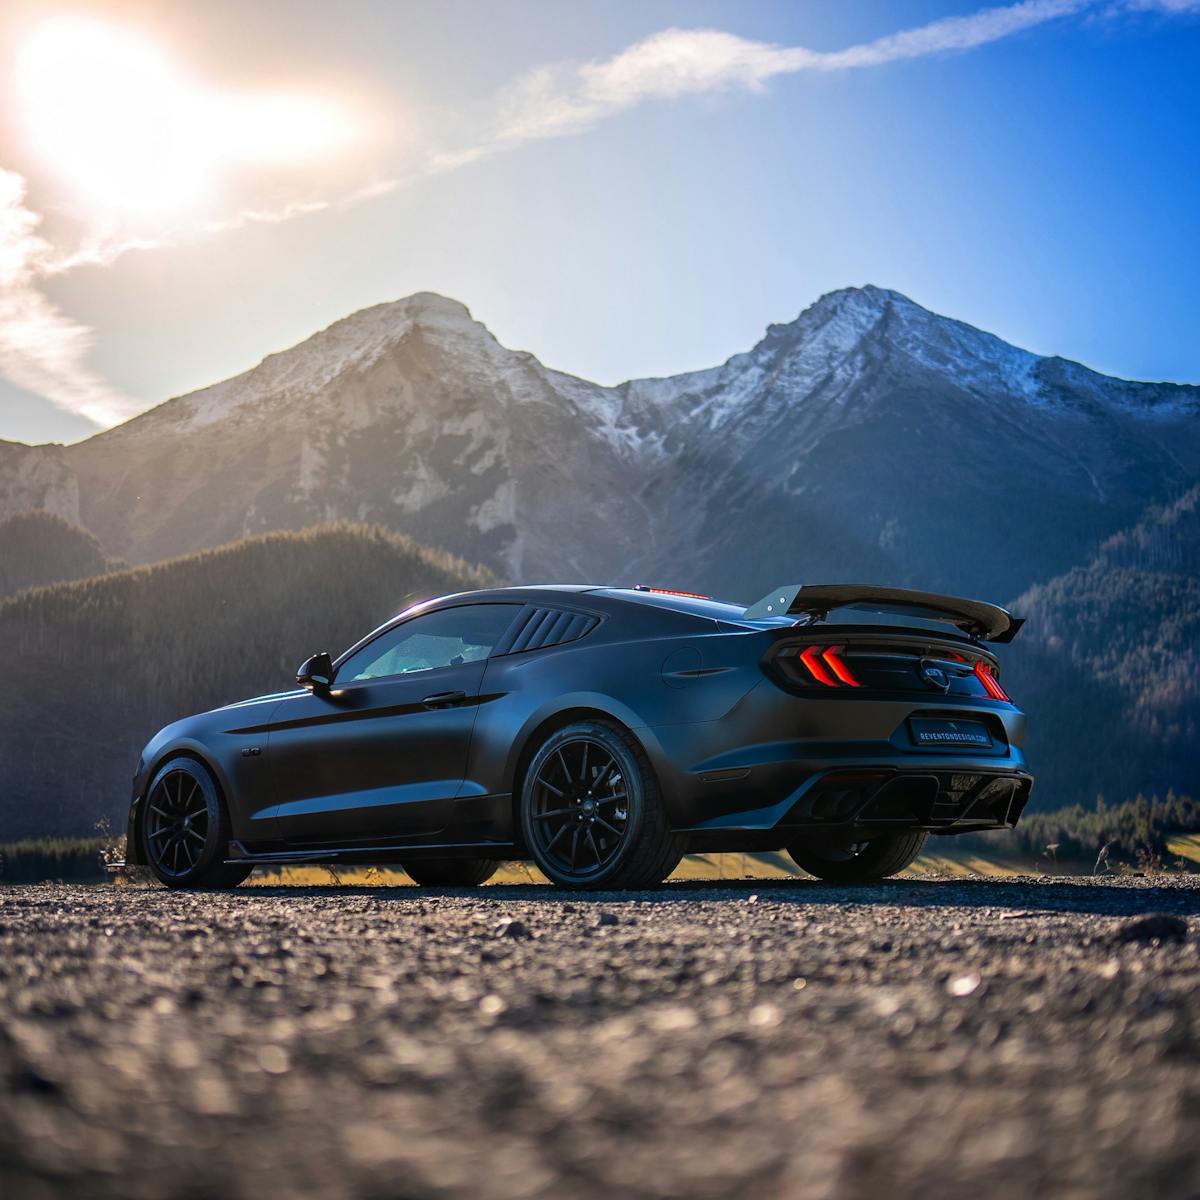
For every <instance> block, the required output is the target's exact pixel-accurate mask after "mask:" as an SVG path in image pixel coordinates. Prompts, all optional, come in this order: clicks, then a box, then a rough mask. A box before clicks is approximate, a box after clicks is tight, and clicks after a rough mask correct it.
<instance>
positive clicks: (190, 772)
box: [138, 758, 254, 888]
mask: <svg viewBox="0 0 1200 1200" xmlns="http://www.w3.org/2000/svg"><path fill="white" fill-rule="evenodd" d="M140 826H141V828H140V830H139V833H138V836H139V837H140V839H141V843H142V854H143V856H144V857H145V861H146V862H147V863H148V864H149V866H150V870H151V871H153V872H154V875H155V878H157V879H158V881H159V882H160V883H162V884H164V885H165V886H167V887H169V888H233V887H237V885H238V884H239V883H242V882H243V881H244V880H245V879H246V878H247V877H248V876H249V874H250V872H251V871H253V870H254V865H253V863H227V862H226V861H225V858H226V855H227V854H228V852H229V838H230V826H229V814H228V812H227V811H226V809H225V802H224V801H223V800H222V799H221V795H220V793H219V792H218V791H217V785H216V783H214V782H213V778H212V776H211V775H210V774H209V773H208V771H207V770H206V769H205V768H204V767H202V766H201V765H200V763H198V762H197V761H196V760H195V759H193V758H173V759H171V760H170V761H169V762H167V763H164V764H163V766H162V767H160V768H159V770H158V773H157V774H156V775H155V776H154V778H153V779H152V780H151V782H150V786H149V787H148V788H147V789H146V807H145V810H144V811H143V813H142V819H141V822H140Z"/></svg>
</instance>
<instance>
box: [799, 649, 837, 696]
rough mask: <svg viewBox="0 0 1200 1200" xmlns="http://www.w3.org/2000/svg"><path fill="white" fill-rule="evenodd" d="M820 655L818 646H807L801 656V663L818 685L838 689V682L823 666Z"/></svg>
mask: <svg viewBox="0 0 1200 1200" xmlns="http://www.w3.org/2000/svg"><path fill="white" fill-rule="evenodd" d="M818 654H819V651H818V649H817V647H816V646H806V647H805V648H804V651H803V653H802V654H801V655H800V661H801V662H802V663H803V664H804V665H805V666H806V667H807V668H808V673H809V674H810V675H811V676H812V677H813V678H814V679H815V680H816V681H817V682H818V683H823V684H824V685H825V686H826V687H837V685H838V683H837V680H836V679H834V677H833V676H832V675H830V673H829V672H828V671H827V670H825V668H824V666H822V664H821V660H820V658H819V657H818Z"/></svg>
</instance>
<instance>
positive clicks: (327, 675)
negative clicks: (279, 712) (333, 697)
mask: <svg viewBox="0 0 1200 1200" xmlns="http://www.w3.org/2000/svg"><path fill="white" fill-rule="evenodd" d="M296 682H297V683H298V684H299V685H300V686H301V687H306V688H308V689H309V690H310V691H311V692H312V694H313V695H314V696H328V695H329V689H330V688H332V687H333V660H332V659H331V658H330V657H329V655H328V654H327V653H325V652H324V651H322V652H321V653H320V654H314V655H313V656H312V658H308V659H305V660H304V662H302V663H301V664H300V670H298V671H297V672H296Z"/></svg>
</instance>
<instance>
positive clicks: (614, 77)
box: [447, 0, 1200, 161]
mask: <svg viewBox="0 0 1200 1200" xmlns="http://www.w3.org/2000/svg"><path fill="white" fill-rule="evenodd" d="M1147 2H1148V0H1147ZM1158 2H1159V3H1164V4H1171V3H1176V4H1178V3H1185V2H1188V0H1158ZM1196 2H1197V3H1200V0H1196ZM1094 3H1095V0H1023V2H1022V3H1019V4H1009V5H1005V6H1003V7H999V8H987V9H982V10H981V11H980V12H977V13H974V14H972V15H970V16H965V17H949V18H946V19H945V20H941V21H934V22H932V23H931V24H928V25H922V26H920V27H919V28H916V29H909V30H905V31H903V32H901V33H895V34H890V35H889V36H887V37H883V38H878V39H877V40H875V41H872V42H864V43H862V44H860V45H857V46H850V47H848V48H847V49H844V50H835V51H817V50H809V49H807V48H806V47H804V46H777V45H772V44H771V43H769V42H755V41H750V40H748V39H746V38H741V37H738V36H736V35H735V34H732V33H724V32H722V31H720V30H716V29H667V30H664V31H662V32H661V33H656V34H652V35H651V36H650V37H648V38H645V39H643V40H642V41H640V42H635V43H634V44H633V45H632V46H629V47H628V48H627V49H625V50H622V51H621V52H620V53H619V54H617V55H615V56H614V57H612V58H609V59H605V60H603V61H599V62H587V63H577V64H561V65H558V66H544V67H538V68H537V69H535V70H533V71H530V72H528V73H527V74H525V75H524V76H523V77H522V78H521V79H519V80H518V81H517V83H516V84H515V85H514V86H513V87H512V88H511V89H510V91H509V93H508V95H507V96H506V97H505V99H504V102H503V104H502V109H501V116H500V120H499V123H498V125H497V128H496V130H495V131H494V134H493V138H492V144H491V146H490V147H482V146H481V147H475V148H473V149H468V150H464V151H459V152H458V153H457V154H456V155H454V156H447V157H448V159H450V160H451V161H453V160H462V161H470V160H471V159H472V158H477V157H479V155H480V154H481V153H486V152H487V149H489V148H491V149H499V148H503V147H506V146H511V145H513V144H514V143H518V142H523V141H528V140H530V139H533V138H545V137H556V136H560V135H562V134H567V133H576V132H578V131H580V130H582V129H586V128H588V127H589V126H591V125H594V124H595V123H596V122H598V121H600V120H603V119H604V118H605V117H609V116H613V115H615V114H617V113H619V112H622V111H624V110H626V109H629V108H632V107H633V106H635V105H637V104H640V103H642V102H644V101H646V100H655V99H671V98H674V97H678V96H685V95H692V94H698V93H703V92H715V91H723V90H728V89H731V88H745V89H750V90H757V89H759V88H761V87H763V86H764V85H765V84H766V83H767V82H768V81H769V80H771V79H773V78H775V77H776V76H779V75H791V74H796V73H797V72H801V71H826V72H828V71H844V70H850V69H854V68H862V67H871V66H879V65H881V64H884V63H889V62H896V61H898V60H901V59H912V58H923V57H927V56H929V55H933V54H943V53H948V52H952V51H962V50H969V49H972V48H974V47H976V46H982V45H985V44H987V43H989V42H995V41H999V40H1000V39H1002V38H1006V37H1010V36H1012V35H1013V34H1015V33H1019V32H1021V31H1023V30H1026V29H1032V28H1034V27H1035V26H1038V25H1043V24H1045V23H1046V22H1048V21H1053V20H1056V19H1058V18H1060V17H1065V16H1070V15H1072V14H1074V13H1078V12H1081V11H1082V10H1084V9H1086V8H1090V7H1092V6H1093V4H1094Z"/></svg>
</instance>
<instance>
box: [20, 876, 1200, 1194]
mask: <svg viewBox="0 0 1200 1200" xmlns="http://www.w3.org/2000/svg"><path fill="white" fill-rule="evenodd" d="M1198 915H1200V877H1197V876H1190V877H1189V876H1182V877H1170V878H1153V879H1140V878H1128V879H1126V878H1120V879H1104V880H1098V881H1093V880H1091V879H1062V878H1056V879H1053V880H1047V879H1042V880H1036V879H1015V880H1005V881H1002V882H1001V881H992V880H962V879H954V880H934V881H930V880H921V881H915V880H913V881H898V882H893V883H889V884H886V885H882V886H878V887H871V888H861V889H847V888H834V887H829V886H825V885H821V884H817V883H809V882H804V881H772V882H767V881H763V882H760V883H755V884H750V883H740V884H737V885H731V884H728V883H721V884H672V885H668V886H666V887H664V888H662V889H659V890H658V891H654V892H645V893H634V894H624V895H601V896H594V895H592V896H580V895H571V894H567V893H562V892H558V891H552V890H551V889H549V888H544V887H490V888H485V889H483V890H482V891H476V892H474V893H466V892H443V893H430V892H419V891H417V890H416V889H413V888H394V889H385V888H366V887H364V888H334V887H322V888H295V887H292V888H288V887H277V888H276V887H264V888H255V889H251V890H242V891H240V892H233V893H228V894H209V895H205V894H170V893H167V892H165V891H162V890H159V889H156V888H148V887H113V886H97V887H67V886H62V885H56V886H41V887H9V888H4V889H0V1195H3V1196H4V1197H5V1200H24V1198H25V1197H43V1196H44V1197H60V1196H71V1197H74V1198H90V1197H108V1196H131V1197H140V1196H145V1197H159V1196H172V1197H176V1196H177V1197H196V1198H201V1197H204V1198H207V1197H221V1198H222V1200H226V1198H228V1200H238V1198H240V1197H254V1198H255V1200H262V1198H264V1197H277V1196H279V1197H289V1198H290V1197H310V1196H311V1197H317V1196H319V1197H322V1198H326V1197H328V1198H333V1200H337V1198H340V1197H369V1198H378V1200H398V1198H401V1197H412V1198H418V1197H442V1196H470V1197H479V1198H481V1200H491V1198H508V1197H547V1198H551V1197H553V1198H555V1200H559V1198H572V1197H585V1198H590V1197H604V1198H605V1200H613V1198H614V1197H616V1198H623V1197H673V1196H679V1197H689V1198H691V1197H738V1198H741V1197H753V1198H754V1200H771V1198H773V1197H802V1198H807V1197H839V1198H840V1197H859V1196H862V1197H867V1196H870V1197H879V1198H888V1200H890V1198H892V1197H900V1198H903V1197H910V1196H911V1197H917V1196H920V1197H922V1198H925V1200H928V1198H930V1197H940V1196H951V1195H953V1196H956V1197H961V1196H962V1195H964V1194H966V1195H969V1196H971V1197H972V1200H980V1198H982V1197H992V1196H996V1197H1000V1196H1003V1197H1005V1200H1012V1198H1013V1197H1025V1196H1040V1197H1046V1196H1066V1197H1109V1196H1111V1197H1121V1198H1122V1200H1126V1198H1129V1197H1137V1198H1139V1200H1140V1198H1143V1197H1180V1198H1181V1200H1185V1198H1192V1197H1195V1196H1197V1195H1198V1194H1200V1136H1198V1135H1200V1070H1198V1067H1200V1061H1198V1060H1200V1002H1198V999H1197V997H1198V993H1197V983H1198V982H1200V942H1198V940H1197V933H1198V932H1200V919H1198ZM1189 926H1190V928H1189Z"/></svg>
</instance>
